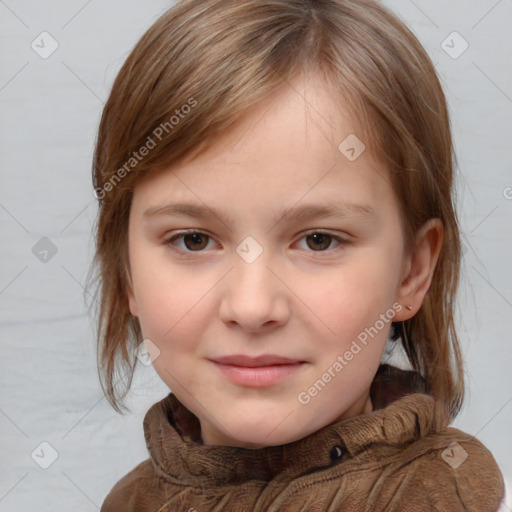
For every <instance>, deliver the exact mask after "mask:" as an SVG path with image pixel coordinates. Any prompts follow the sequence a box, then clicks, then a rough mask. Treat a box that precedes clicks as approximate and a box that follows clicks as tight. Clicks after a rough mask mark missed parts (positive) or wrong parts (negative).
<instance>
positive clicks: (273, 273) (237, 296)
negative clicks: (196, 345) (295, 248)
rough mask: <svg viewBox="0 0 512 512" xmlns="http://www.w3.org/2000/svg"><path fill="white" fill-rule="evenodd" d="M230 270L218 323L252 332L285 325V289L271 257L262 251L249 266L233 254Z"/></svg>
mask: <svg viewBox="0 0 512 512" xmlns="http://www.w3.org/2000/svg"><path fill="white" fill-rule="evenodd" d="M233 267H234V268H233V269H232V270H231V272H229V273H228V274H227V276H226V279H224V280H223V289H222V300H221V304H220V311H219V314H220V318H221V320H222V321H223V322H224V323H226V324H228V325H231V326H234V325H238V326H239V327H240V328H242V329H244V330H245V331H248V332H251V333H256V332H259V331H266V330H269V329H272V328H276V327H278V326H282V325H284V324H285V323H286V322H287V321H288V319H289V317H290V307H289V296H288V295H287V291H288V288H287V287H286V286H285V285H284V284H283V281H284V282H286V281H285V279H283V278H282V277H281V276H279V271H278V270H277V268H276V265H275V262H272V261H271V258H270V256H269V255H268V254H266V252H265V251H263V253H262V254H261V255H260V256H259V257H258V258H257V259H256V260H255V261H253V262H252V263H248V262H247V261H245V260H244V259H243V258H241V257H240V256H239V255H238V254H236V253H235V254H234V255H233ZM290 293H291V292H290Z"/></svg>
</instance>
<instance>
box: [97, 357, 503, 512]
mask: <svg viewBox="0 0 512 512" xmlns="http://www.w3.org/2000/svg"><path fill="white" fill-rule="evenodd" d="M370 394H371V397H372V403H373V406H374V409H373V411H372V412H370V413H366V414H362V415H360V416H356V417H353V418H349V419H346V420H344V421H341V422H338V423H333V424H332V425H328V426H326V427H324V428H322V429H320V430H319V431H317V432H315V433H313V434H311V435H309V436H307V437H305V438H303V439H300V440H298V441H295V442H293V443H289V444H286V445H282V446H271V447H267V448H262V449H258V450H250V449H245V448H235V447H230V446H207V445H203V444H202V443H201V439H200V427H199V421H198V419H197V417H196V416H195V415H193V414H192V413H191V412H190V411H189V410H188V409H186V408H185V407H184V406H183V405H182V404H181V403H180V402H179V401H178V399H177V398H176V396H175V395H173V394H172V393H170V394H169V395H168V396H167V397H166V398H164V399H163V400H161V401H160V402H158V403H156V404H154V405H153V406H152V407H151V408H150V409H149V411H148V412H147V413H146V416H145V418H144V432H145V439H146V444H147V448H148V451H149V454H150V458H149V459H148V460H146V461H144V462H141V463H140V464H139V465H138V466H136V467H135V468H134V469H133V470H132V471H131V472H130V473H128V474H127V475H126V476H124V477H123V478H121V480H120V481H119V482H117V484H116V485H115V486H114V487H113V488H112V490H111V491H110V493H109V494H108V496H107V497H106V499H105V501H104V503H103V506H102V508H101V512H214V511H215V512H221V511H222V512H228V511H229V512H278V511H279V512H335V511H347V512H348V511H350V512H360V511H411V512H412V511H417V512H426V511H449V512H458V511H475V512H495V511H496V510H497V509H498V507H499V504H500V500H501V499H502V497H503V493H504V482H503V477H502V475H501V472H500V470H499V468H498V465H497V463H496V461H495V459H494V458H493V456H492V454H491V453H490V452H489V450H487V448H485V446H483V445H482V443H480V442H479V441H478V440H477V439H476V438H475V437H472V436H471V435H469V434H466V433H464V432H462V431H460V430H458V429H455V428H451V427H448V423H449V420H448V419H447V416H446V413H444V412H443V410H442V409H441V407H440V406H439V405H438V404H437V403H436V402H435V401H434V400H433V398H432V397H431V396H430V395H428V394H426V393H424V384H423V380H422V379H421V377H419V376H418V374H416V373H414V372H406V371H403V370H399V369H397V368H394V367H391V366H389V365H381V367H380V368H379V371H378V373H377V376H376V377H375V380H374V382H373V384H372V388H371V391H370Z"/></svg>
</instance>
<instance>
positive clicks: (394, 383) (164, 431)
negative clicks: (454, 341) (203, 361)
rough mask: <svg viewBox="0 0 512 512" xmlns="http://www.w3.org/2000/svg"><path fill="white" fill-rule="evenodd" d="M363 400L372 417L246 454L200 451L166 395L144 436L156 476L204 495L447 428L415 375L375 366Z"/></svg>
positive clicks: (195, 435) (195, 433)
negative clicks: (221, 487)
mask: <svg viewBox="0 0 512 512" xmlns="http://www.w3.org/2000/svg"><path fill="white" fill-rule="evenodd" d="M370 396H371V398H372V403H373V411H372V412H369V413H366V414H362V415H359V416H355V417H353V418H349V419H345V420H342V421H340V422H337V423H333V424H331V425H327V426H326V427H324V428H322V429H320V430H318V431H316V432H314V433H313V434H310V435H309V436H307V437H305V438H303V439H299V440H298V441H295V442H292V443H288V444H285V445H280V446H269V447H266V448H261V449H256V450H252V449H246V448H238V447H231V446H217V445H204V444H202V442H201V437H200V423H199V420H198V418H197V417H196V416H195V415H194V414H193V413H192V412H191V411H189V410H188V409H187V408H186V407H185V406H184V405H183V404H182V403H181V402H180V401H179V400H178V399H177V398H176V396H175V395H174V394H172V393H169V395H167V396H166V397H165V398H164V399H163V400H161V401H159V402H157V403H156V404H154V405H153V406H152V407H151V408H150V409H149V410H148V412H147V413H146V416H145V418H144V435H145V439H146V445H147V448H148V451H149V454H150V456H151V458H152V459H153V462H154V464H155V467H156V470H157V472H159V473H161V474H162V476H165V478H166V479H168V480H170V481H172V482H174V483H177V484H178V483H179V484H182V485H191V486H194V487H199V488H202V489H206V488H209V487H212V486H219V485H230V484H233V485H235V484H236V485H240V484H242V483H244V482H245V481H248V480H255V479H256V480H263V481H269V480H271V479H273V478H275V477H276V476H277V475H279V477H280V478H290V479H292V478H294V477H295V476H298V475H299V474H304V473H305V472H308V471H310V470H314V469H320V468H322V467H327V466H329V465H331V464H332V460H331V451H332V450H333V448H335V447H340V448H341V450H342V451H343V453H344V454H347V455H348V456H354V455H356V454H358V453H359V452H361V451H362V450H364V449H365V447H366V446H367V445H369V444H371V443H380V444H387V445H403V444H404V443H408V442H412V441H413V440H415V439H418V438H419V437H422V436H425V435H427V434H428V433H430V432H433V431H439V430H441V429H443V428H445V427H446V426H447V425H448V423H449V420H448V417H447V415H446V413H445V412H444V410H443V409H442V408H441V407H439V405H438V404H436V402H435V401H434V399H433V398H432V397H431V396H430V395H428V394H426V392H425V383H424V381H423V379H422V378H421V377H420V376H419V375H418V374H417V373H415V372H410V371H404V370H400V369H398V368H395V367H392V366H389V365H381V366H380V368H379V370H378V372H377V375H376V377H375V379H374V381H373V383H372V387H371V389H370Z"/></svg>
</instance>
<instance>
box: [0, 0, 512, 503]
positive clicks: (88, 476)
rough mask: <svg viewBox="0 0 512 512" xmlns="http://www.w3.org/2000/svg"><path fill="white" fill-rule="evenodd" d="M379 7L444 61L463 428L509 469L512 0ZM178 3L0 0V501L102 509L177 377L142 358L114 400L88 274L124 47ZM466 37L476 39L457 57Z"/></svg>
mask: <svg viewBox="0 0 512 512" xmlns="http://www.w3.org/2000/svg"><path fill="white" fill-rule="evenodd" d="M386 3H387V4H388V5H390V6H391V7H392V8H393V9H394V10H395V11H396V12H397V13H398V14H399V15H400V16H401V17H402V18H403V19H404V20H405V21H406V22H407V24H408V25H409V27H411V28H412V30H413V31H414V32H415V33H416V34H417V35H418V37H419V39H420V40H421V41H422V43H423V44H424V45H425V46H426V48H427V50H428V52H429V53H430V55H431V56H432V58H433V60H434V62H435V63H436V66H437V69H438V71H439V73H440V75H441V78H442V81H443V85H444V88H445V91H446V94H447V96H448V101H449V104H450V111H451V114H452V122H453V130H454V137H455V142H456V149H457V154H458V158H459V163H460V176H459V178H458V182H459V183H458V187H459V195H458V207H459V212H460V218H461V224H462V229H463V231H464V233H465V241H464V247H465V253H464V261H463V280H462V285H461V286H462V293H461V300H460V310H461V313H460V318H459V320H458V323H459V333H460V336H461V340H462V342H463V346H464V350H465V355H466V367H467V384H468V388H469V389H468V396H467V400H466V402H465V407H464V409H463V410H462V412H461V413H460V415H459V416H458V418H457V419H456V421H455V423H454V426H455V427H458V428H460V429H462V430H464V431H466V432H468V433H470V434H473V435H475V436H477V437H478V438H479V439H480V440H481V441H482V442H483V443H484V444H485V445H486V446H487V447H488V448H489V449H490V450H491V451H492V453H493V454H494V456H495V458H496V459H497V461H498V463H499V465H500V467H501V468H502V471H503V473H504V475H505V477H506V479H507V480H508V481H509V482H510V481H512V458H511V455H512V441H511V437H510V432H511V430H512V429H511V426H512V385H511V384H512V376H511V363H512V361H511V353H512V350H511V346H512V338H511V335H510V332H511V327H512V321H511V317H512V273H511V272H510V261H511V255H512V229H511V222H510V221H511V219H512V167H511V161H512V158H511V157H512V154H511V153H512V145H511V135H512V123H511V121H510V120H511V117H512V68H511V64H510V63H511V56H512V52H511V49H512V36H511V34H512V30H511V29H512V1H511V0H500V1H496V0H478V1H476V0H473V1H466V0H465V1H462V0H457V1H452V2H449V3H448V2H444V1H442V0H435V1H434V0H429V1H427V0H415V1H414V2H413V1H411V0H393V1H388V2H386ZM171 4H172V3H171V2H169V1H163V0H145V1H144V2H140V1H135V0H129V1H127V0H125V1H121V0H109V1H108V2H107V1H102V2H100V1H99V0H89V1H85V0H72V1H71V0H68V1H63V0H48V1H45V2H36V1H35V0H5V1H3V0H0V37H1V44H0V52H1V53H0V113H1V117H0V141H1V142H0V144H1V145H0V173H1V176H0V222H1V241H0V251H1V252H0V258H1V265H0V312H1V313H0V314H1V317H0V327H1V343H0V349H1V354H0V355H1V357H0V364H1V367H0V375H1V385H0V450H1V452H0V453H1V456H0V511H1V512H3V511H18V512H20V511H28V510H34V509H37V510H40V511H46V510H48V511H54V510H56V509H61V510H74V511H77V512H82V511H83V512H89V511H91V512H92V511H95V510H98V509H99V507H100V506H101V503H102V501H103V499H104V497H105V495H106V494H107V492H108V491H109V490H110V489H111V487H112V486H113V485H114V483H115V482H117V481H118V480H119V479H120V478H121V477H122V476H123V475H124V474H126V473H127V472H128V471H129V470H131V469H132V468H133V467H134V466H135V465H136V464H138V463H139V462H140V461H142V460H144V459H146V458H147V452H146V447H145V444H144V437H143V430H142V420H143V417H144V414H145V413H146V411H147V410H148V408H149V407H150V406H151V405H152V404H153V403H155V402H156V401H157V400H160V399H161V398H163V397H164V396H165V394H167V392H168V390H167V388H166V387H165V385H164V384H162V383H161V382H160V380H159V378H158V376H157V375H156V374H155V372H154V370H153V369H152V367H144V366H143V365H140V368H139V370H138V373H137V374H136V381H135V384H134V387H133V389H132V391H131V394H130V399H129V401H128V405H130V406H131V407H132V409H133V410H134V413H133V414H132V415H128V416H119V415H117V414H116V413H115V412H114V411H113V409H112V408H111V407H110V405H109V404H108V402H107V401H106V399H105V398H103V395H102V392H101V389H100V386H99V382H98V378H97V373H96V361H95V353H96V349H95V341H94V336H93V326H92V323H91V320H90V319H89V317H88V313H87V310H86V308H85V305H84V301H83V285H84V283H85V277H86V272H87V269H88V265H89V262H90V259H91V257H92V248H93V239H92V233H91V230H92V225H93V222H94V218H95V215H96V204H95V199H94V197H93V193H92V185H91V177H90V174H91V172H90V168H91V159H92V152H93V146H94V140H95V135H96V129H97V126H98V123H99V118H100V114H101V110H102V108H103V104H104V102H105V100H106V98H107V96H108V92H109V90H110V87H111V85H112V81H113V79H114V77H115V75H116V73H117V71H118V70H119V68H120V66H121V64H122V62H123V61H124V59H125V58H126V57H127V55H128V53H129V51H130V49H131V48H132V46H133V45H134V44H135V42H136V41H137V40H138V39H139V37H140V36H141V35H142V34H143V32H144V31H145V30H146V29H147V28H148V27H149V26H150V25H151V24H152V23H153V22H154V21H155V20H156V19H157V17H158V16H159V15H160V14H161V13H162V12H163V11H164V10H165V9H167V8H168V7H170V6H171ZM43 31H47V32H48V33H49V34H50V35H51V37H52V38H54V39H55V40H56V42H57V43H58V48H57V50H56V51H55V52H54V53H53V54H52V55H51V56H49V57H48V58H46V59H43V58H42V57H41V56H40V55H39V54H38V53H36V51H34V50H33V49H32V48H31V43H32V41H34V40H35V43H34V44H39V51H40V52H42V51H48V50H49V49H51V40H50V39H49V38H48V36H40V34H41V32H43ZM453 31H456V32H458V33H459V34H460V37H459V36H458V35H451V34H452V32H453ZM448 36H450V37H449V38H448V39H447V37H448ZM461 37H462V38H463V39H461ZM41 38H46V39H44V48H42V46H43V43H41ZM443 41H446V42H445V43H444V48H445V49H446V50H447V51H448V52H451V54H452V55H451V56H450V55H449V54H448V53H447V51H445V50H444V49H443V47H442V46H441V45H442V42H443ZM464 41H467V43H468V44H469V47H468V49H467V50H466V51H465V52H464V53H462V54H461V55H460V56H458V57H457V58H453V57H454V56H455V54H458V53H460V51H461V50H462V49H463V47H464V46H463V45H464ZM450 47H451V48H450ZM43 237H47V238H49V239H50V240H51V242H52V244H54V245H55V248H56V250H57V252H56V254H54V255H53V256H52V253H51V252H50V253H48V254H47V255H46V258H47V260H48V261H46V262H43V261H40V259H38V258H37V257H36V255H35V254H34V252H33V247H34V245H35V244H36V243H38V241H39V240H40V239H41V238H43ZM46 243H47V242H46ZM37 247H39V246H36V248H37ZM35 252H37V251H35ZM40 257H44V254H43V253H41V254H40ZM42 442H47V443H49V444H50V445H51V446H52V447H53V449H54V450H55V451H56V454H55V455H56V456H57V459H56V460H55V461H54V462H53V464H51V466H49V467H48V469H42V468H41V467H40V465H38V464H37V463H36V461H38V462H39V463H40V464H41V463H43V464H44V463H45V462H46V463H49V462H51V460H52V459H51V457H52V451H51V448H49V447H47V446H46V445H42V446H41V445H40V443H42ZM41 449H42V450H43V451H41ZM34 450H35V452H34ZM43 453H44V455H43ZM31 454H33V457H34V459H35V460H34V459H33V458H32V457H31ZM37 454H39V456H38V455H37ZM510 500H511V497H510V496H509V497H508V501H509V502H508V504H507V505H508V507H510V509H511V510H512V504H511V503H512V502H511V501H510Z"/></svg>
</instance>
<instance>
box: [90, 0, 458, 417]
mask: <svg viewBox="0 0 512 512" xmlns="http://www.w3.org/2000/svg"><path fill="white" fill-rule="evenodd" d="M313 68H315V69H317V70H319V71H320V72H321V73H322V74H323V77H324V78H325V81H326V83H327V84H328V85H329V86H330V87H332V89H331V90H332V94H333V96H332V97H333V98H334V99H335V100H336V101H339V106H340V109H344V108H345V109H347V107H346V105H345V106H343V105H342V104H341V98H342V97H343V98H345V99H348V105H350V110H351V112H353V113H354V114H357V118H358V119H360V120H361V133H359V134H358V135H359V138H361V139H362V140H363V141H364V143H365V145H366V146H367V148H368V149H370V150H371V151H373V153H374V155H375V156H376V157H378V158H379V159H380V160H381V161H382V162H384V163H385V164H386V166H387V168H388V169H389V173H390V176H391V180H392V185H393V188H394V191H395V194H396V197H397V199H398V201H399V204H400V208H401V216H402V227H403V232H404V236H405V244H406V251H407V252H408V251H410V250H411V247H412V243H413V240H414V235H415V234H416V232H417V231H418V229H419V228H420V227H421V226H422V225H423V224H424V223H425V222H426V221H427V220H428V219H430V218H436V217H437V218H439V219H441V221H442V223H443V226H444V242H443V247H442V250H441V254H440V257H439V260H438V263H437V266H436V269H435V271H434V276H433V280H432V283H431V286H430V289H429V291H428V292H427V295H426V296H425V299H424V301H423V304H422V306H421V309H420V310H419V311H418V313H417V314H416V315H415V316H414V317H413V318H411V319H410V320H407V321H406V322H401V323H400V325H395V327H399V328H400V332H401V341H402V344H403V346H404V349H405V351H406V353H407V356H408V358H409V360H410V362H411V365H412V367H413V368H414V369H415V370H417V371H418V372H420V374H421V375H423V377H424V378H425V380H426V382H427V385H428V390H429V392H430V393H431V394H432V395H433V396H434V397H435V398H436V399H437V400H439V401H440V402H442V404H443V405H444V406H445V407H446V410H447V411H448V413H449V414H450V416H451V418H452V419H453V418H454V417H455V416H456V414H457V413H458V411H459V410H460V407H461V405H462V402H463V398H464V379H463V363H462V356H461V352H460V348H459V343H458V339H457V334H456V330H455V324H454V307H455V299H456V292H457V288H458V281H459V265H460V241H459V228H458V221H457V217H456V211H455V208H454V204H453V197H452V196H453V194H454V190H453V184H452V183H453V169H454V167H455V155H454V151H453V147H452V139H451V132H450V121H449V116H448V111H447V105H446V100H445V96H444V93H443V90H442V88H441V85H440V83H439V79H438V77H437V75H436V71H435V68H434V67H433V65H432V62H431V60H430V58H429V57H428V55H427V53H426V52H425V50H424V48H423V47H422V46H421V44H420V43H419V41H418V40H417V38H416V37H415V36H414V35H413V34H412V32H411V31H410V30H409V29H408V28H407V27H406V26H405V25H404V24H403V23H402V22H401V21H400V20H399V18H398V17H397V16H395V15H394V14H393V13H391V12H390V11H389V10H387V9H386V8H385V7H383V6H382V5H381V4H380V3H378V2H377V1H372V0H315V1H312V0H310V1H308V0H247V1H244V2H240V1H239V0H208V1H204V0H183V1H181V2H178V3H177V4H176V5H175V6H174V7H172V8H171V9H169V10H168V11H167V12H165V13H164V14H163V16H161V17H160V18H159V19H158V20H157V21H156V23H154V25H153V26H152V27H151V28H150V29H149V30H148V31H147V32H146V33H145V34H144V35H143V37H142V38H141V39H140V41H139V42H138V43H137V45H136V46H135V48H134V49H133V50H132V52H131V53H130V55H129V56H128V58H127V60H126V62H125V63H124V65H123V66H122V69H121V70H120V72H119V74H118V76H117V78H116V80H115V82H114V85H113V87H112V91H111V93H110V96H109V98H108V101H107V103H106V105H105V108H104V111H103V115H102V118H101V122H100V126H99V131H98V137H97V143H96V149H95V154H94V162H93V184H94V187H95V189H96V193H97V198H98V200H99V212H98V218H97V225H96V254H95V257H94V260H93V264H92V266H91V269H90V272H91V273H92V272H96V273H95V275H94V278H93V279H90V276H91V274H90V275H89V280H90V281H91V284H92V282H95V283H96V284H98V285H99V286H98V288H97V290H96V294H95V295H94V297H95V298H97V294H98V293H99V294H100V301H99V302H98V306H99V317H98V324H97V325H98V332H97V342H98V369H99V375H100V381H101V384H102V387H103V390H104V392H105V395H106V396H107V398H108V400H109V402H110V403H111V405H112V406H113V407H114V409H115V410H116V411H118V412H121V411H120V408H119V404H120V401H121V399H123V398H124V397H125V396H126V393H127V392H128V389H129V387H130V385H131V382H132V378H133V374H134V371H135V365H136V362H137V359H136V358H135V356H134V353H133V351H134V349H135V347H136V346H137V345H138V344H139V343H140V342H141V341H142V334H141V331H140V326H139V323H138V320H137V319H136V318H134V317H132V316H131V314H130V310H129V305H128V298H127V287H128V286H130V274H129V264H128V246H127V236H128V218H129V212H130V204H131V198H132V193H133V190H134V187H135V185H136V184H137V182H138V181H139V180H140V179H142V178H143V177H145V176H149V175H150V174H151V173H155V172H157V171H159V170H163V169H165V168H166V167H167V166H169V165H170V164H172V163H176V162H177V161H178V160H179V159H181V158H184V157H186V156H187V155H192V154H195V155H197V154H199V153H202V152H203V151H205V150H206V149H208V148H209V147H210V146H211V144H212V142H213V140H214V136H215V135H216V134H219V133H221V132H224V131H225V130H227V129H228V128H229V127H231V126H232V125H233V124H234V123H236V122H237V120H238V119H240V118H241V116H242V115H243V114H244V113H245V112H246V111H247V109H248V108H249V107H251V106H254V105H256V104H257V103H258V102H260V101H262V100H264V99H265V98H266V97H268V95H269V94H271V93H273V92H274V91H276V90H277V89H278V88H280V87H283V86H286V85H287V83H288V81H289V80H290V79H291V78H292V77H294V76H295V75H296V74H297V73H299V72H308V71H310V70H312V69H313ZM164 132H165V136H163V135H164ZM340 142H341V141H340ZM143 148H145V150H144V149H143ZM119 369H123V371H126V370H127V375H128V382H125V386H124V390H122V392H119V390H118V389H117V387H116V384H117V383H116V382H114V381H115V380H116V379H115V372H116V370H119ZM120 377H121V378H120V379H119V380H121V379H122V378H123V375H122V372H121V374H120ZM123 407H125V406H123Z"/></svg>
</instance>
